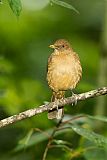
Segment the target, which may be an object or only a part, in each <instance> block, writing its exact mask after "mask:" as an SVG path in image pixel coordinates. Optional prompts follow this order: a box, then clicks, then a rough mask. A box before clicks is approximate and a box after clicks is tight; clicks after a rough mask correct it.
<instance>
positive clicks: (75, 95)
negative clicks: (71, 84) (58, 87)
mask: <svg viewBox="0 0 107 160" xmlns="http://www.w3.org/2000/svg"><path fill="white" fill-rule="evenodd" d="M71 92H72V91H71ZM72 97H74V100H75V101H74V103H72V106H73V105H74V104H75V106H76V105H77V94H75V93H74V92H72Z"/></svg>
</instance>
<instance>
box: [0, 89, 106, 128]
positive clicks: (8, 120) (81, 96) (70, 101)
mask: <svg viewBox="0 0 107 160" xmlns="http://www.w3.org/2000/svg"><path fill="white" fill-rule="evenodd" d="M105 94H107V87H102V88H98V89H96V90H92V91H89V92H85V93H81V94H77V95H75V96H72V97H68V98H64V99H61V100H59V101H58V106H59V107H61V106H64V105H66V104H73V103H75V101H83V100H85V99H88V98H94V97H98V96H101V95H105ZM54 108H56V105H55V102H51V103H49V104H46V105H41V106H39V107H38V108H37V107H36V108H33V109H29V110H27V111H24V112H21V113H19V114H16V115H13V116H10V117H8V118H5V119H3V120H1V121H0V128H2V127H5V126H7V125H10V124H12V123H16V122H17V121H20V120H23V119H26V118H29V117H32V116H34V115H38V114H40V113H43V112H46V111H48V110H50V109H54Z"/></svg>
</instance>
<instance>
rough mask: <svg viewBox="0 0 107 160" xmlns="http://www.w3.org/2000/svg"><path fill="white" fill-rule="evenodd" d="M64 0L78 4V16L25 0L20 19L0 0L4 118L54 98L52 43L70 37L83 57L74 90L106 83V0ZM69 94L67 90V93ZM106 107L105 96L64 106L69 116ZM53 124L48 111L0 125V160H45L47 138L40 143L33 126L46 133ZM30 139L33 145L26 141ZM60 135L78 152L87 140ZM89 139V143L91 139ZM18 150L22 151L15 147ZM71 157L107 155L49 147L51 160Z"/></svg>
mask: <svg viewBox="0 0 107 160" xmlns="http://www.w3.org/2000/svg"><path fill="white" fill-rule="evenodd" d="M65 2H66V3H69V4H71V5H72V6H74V7H75V8H76V9H77V10H78V11H79V14H77V13H76V12H75V11H73V10H70V9H68V8H66V7H61V6H60V5H57V4H54V3H50V1H49V0H30V1H29V0H22V12H21V14H20V16H19V17H18V18H17V17H16V16H15V15H14V13H13V12H12V10H11V9H10V7H9V4H8V1H6V0H4V1H3V4H0V119H3V118H5V117H8V116H10V115H14V114H17V113H19V112H21V111H24V110H27V109H30V108H34V107H38V106H39V105H41V104H43V103H44V102H45V101H50V98H51V90H50V89H49V88H48V85H47V82H46V68H47V59H48V56H49V55H50V54H51V53H52V50H51V49H49V47H48V46H49V45H50V44H52V43H53V42H54V41H55V40H57V39H60V38H64V39H67V40H68V41H69V42H70V43H71V45H72V47H73V49H74V50H75V51H76V52H77V53H78V54H79V57H80V59H81V63H82V67H83V77H82V80H81V81H80V83H79V85H78V86H77V88H76V90H75V91H74V92H75V93H81V92H85V91H89V90H91V89H96V88H98V87H102V86H105V85H106V83H107V13H106V12H107V1H106V0H94V1H90V0H81V1H80V0H72V1H71V0H65ZM70 95H71V93H69V92H67V95H66V96H70ZM106 105H107V103H106V98H105V97H104V96H103V97H98V98H95V99H91V100H86V101H82V102H79V103H78V104H77V106H74V107H65V114H66V116H72V115H77V114H80V113H87V114H90V115H97V114H98V115H106ZM55 123H56V122H55V121H50V120H48V119H47V113H43V114H41V115H38V116H35V117H32V118H30V119H26V120H23V121H21V122H18V123H16V124H13V125H11V126H8V127H5V128H2V129H0V160H7V159H8V160H9V159H10V160H19V159H20V160H22V159H25V160H39V159H41V158H42V155H43V152H44V149H45V146H46V143H47V140H46V139H45V138H44V139H42V138H43V135H41V134H40V135H39V139H40V142H37V141H38V139H37V136H36V135H37V133H38V132H37V131H36V129H34V128H39V129H41V130H44V131H47V130H48V129H49V128H53V127H54V125H55ZM90 123H91V124H90V125H89V126H91V127H92V128H94V129H95V130H96V131H98V132H99V133H100V134H103V135H105V136H106V135H107V131H106V129H107V127H106V125H105V124H103V123H99V122H96V121H95V123H94V124H93V123H92V122H90ZM31 133H32V135H33V139H32V140H31V137H32V136H30V134H31ZM38 134H39V133H38ZM28 137H29V142H30V143H29V142H28V143H27V140H26V139H28ZM62 137H63V138H64V139H66V140H68V141H70V142H71V143H72V148H73V149H74V150H76V151H77V150H78V149H79V148H80V144H81V143H82V142H81V141H83V138H81V137H80V136H78V135H76V134H74V133H72V134H71V133H69V132H65V134H64V135H63V134H61V135H60V136H59V139H61V138H62ZM75 139H76V141H75ZM80 142H81V143H80ZM85 142H86V144H85V145H86V146H88V145H89V142H88V141H85ZM21 144H24V145H25V147H24V149H20V147H21ZM38 144H39V145H38ZM82 145H83V144H82ZM15 148H19V150H20V151H18V149H16V151H14V149H15ZM75 154H76V153H75ZM70 158H72V159H78V160H79V159H82V160H84V159H86V160H104V159H105V160H106V159H107V153H106V150H102V149H98V148H97V149H96V150H94V152H93V150H89V151H87V152H83V153H81V154H80V155H77V156H76V157H75V156H74V158H73V157H72V155H71V154H70V153H68V152H65V151H63V150H61V149H58V148H56V149H50V151H49V153H48V155H47V160H59V159H62V160H63V159H70Z"/></svg>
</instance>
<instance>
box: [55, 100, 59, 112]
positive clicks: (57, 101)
mask: <svg viewBox="0 0 107 160" xmlns="http://www.w3.org/2000/svg"><path fill="white" fill-rule="evenodd" d="M58 104H59V100H58V99H57V98H55V100H54V106H55V107H56V109H57V111H58Z"/></svg>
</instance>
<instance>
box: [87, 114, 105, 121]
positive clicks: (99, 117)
mask: <svg viewBox="0 0 107 160" xmlns="http://www.w3.org/2000/svg"><path fill="white" fill-rule="evenodd" d="M87 117H88V118H91V119H95V120H99V121H103V122H107V117H105V116H90V115H87Z"/></svg>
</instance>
